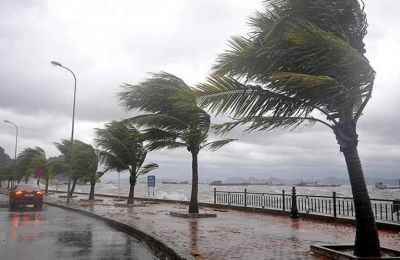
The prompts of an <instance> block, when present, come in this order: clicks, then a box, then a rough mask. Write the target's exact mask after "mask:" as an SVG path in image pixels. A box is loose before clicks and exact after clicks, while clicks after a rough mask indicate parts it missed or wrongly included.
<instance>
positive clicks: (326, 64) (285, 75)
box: [197, 0, 380, 257]
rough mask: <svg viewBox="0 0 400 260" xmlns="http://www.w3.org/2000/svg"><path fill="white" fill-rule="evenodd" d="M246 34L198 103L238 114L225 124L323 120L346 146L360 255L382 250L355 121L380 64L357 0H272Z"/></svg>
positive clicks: (253, 126) (259, 126)
mask: <svg viewBox="0 0 400 260" xmlns="http://www.w3.org/2000/svg"><path fill="white" fill-rule="evenodd" d="M265 4H266V8H265V11H263V12H259V13H257V14H256V15H255V16H254V17H252V18H251V19H250V23H251V25H252V26H253V30H252V33H251V34H250V35H249V36H248V37H234V38H232V39H231V42H230V44H231V49H230V50H229V51H227V52H225V53H224V54H222V55H221V56H220V57H219V59H218V62H217V65H216V66H215V75H214V76H213V77H211V78H210V79H209V81H208V82H207V83H206V84H202V85H200V86H199V90H198V92H197V95H198V97H199V99H198V100H199V102H200V105H202V106H206V107H208V108H210V109H211V110H212V111H215V112H217V113H228V114H231V115H234V116H235V117H236V119H237V120H236V121H234V122H228V123H226V124H223V125H220V126H219V127H218V130H219V131H221V132H227V131H229V130H231V129H232V128H234V127H235V126H237V125H241V124H247V125H248V128H247V130H270V129H273V128H277V127H297V126H298V125H300V124H302V123H305V122H311V123H322V124H323V125H325V126H327V127H329V128H330V129H331V130H332V131H333V133H334V134H335V136H336V139H337V141H338V143H339V146H340V150H341V152H343V154H344V157H345V161H346V164H347V169H348V173H349V177H350V182H351V188H352V193H353V197H354V204H355V211H356V222H357V231H356V239H355V251H354V253H355V255H357V256H372V257H375V256H378V255H380V249H379V248H380V245H379V237H378V233H377V228H376V223H375V219H374V215H373V211H372V208H371V203H370V199H369V195H368V191H367V187H366V184H365V180H364V174H363V170H362V167H361V162H360V158H359V155H358V151H357V145H358V135H357V131H356V125H357V121H358V119H359V118H360V116H361V114H362V112H363V109H364V108H365V106H366V105H367V103H368V101H369V99H370V97H371V92H372V87H373V83H374V77H375V72H374V70H373V68H372V67H371V66H370V64H369V62H368V60H367V59H366V58H365V56H364V53H365V49H364V43H363V38H364V36H365V35H366V28H367V22H366V15H365V13H364V11H363V8H361V6H360V4H359V2H358V1H357V0H343V1H328V0H297V1H294V0H266V1H265Z"/></svg>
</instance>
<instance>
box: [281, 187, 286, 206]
mask: <svg viewBox="0 0 400 260" xmlns="http://www.w3.org/2000/svg"><path fill="white" fill-rule="evenodd" d="M282 210H283V211H285V210H286V205H285V190H282Z"/></svg>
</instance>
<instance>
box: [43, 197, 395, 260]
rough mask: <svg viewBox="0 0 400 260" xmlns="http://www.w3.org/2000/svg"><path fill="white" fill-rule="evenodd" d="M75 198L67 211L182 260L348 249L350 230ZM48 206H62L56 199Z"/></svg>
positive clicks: (386, 237)
mask: <svg viewBox="0 0 400 260" xmlns="http://www.w3.org/2000/svg"><path fill="white" fill-rule="evenodd" d="M81 198H82V199H87V195H78V197H77V198H74V199H73V201H72V203H71V204H70V206H69V207H71V208H74V209H76V210H82V211H85V212H87V213H90V214H95V215H97V216H101V217H103V218H107V219H112V220H114V221H117V222H120V223H124V224H126V225H129V226H130V227H133V228H134V229H136V230H139V231H141V232H144V233H146V234H148V235H149V236H151V237H153V238H155V239H156V240H158V241H160V242H162V243H163V244H165V245H166V246H167V247H169V248H170V249H172V250H173V251H175V252H176V253H177V254H178V255H179V256H181V257H182V258H186V259H325V258H323V257H322V256H319V255H314V254H312V253H310V245H312V244H352V243H353V241H354V237H355V227H354V226H353V225H350V224H342V223H329V222H326V221H318V220H311V219H301V218H300V219H298V220H292V219H290V218H288V217H286V216H275V215H269V214H262V213H253V212H241V211H236V210H232V209H217V208H208V207H202V208H201V211H202V212H208V213H216V214H217V217H216V218H201V219H188V218H179V217H173V216H171V215H170V214H169V213H170V212H171V211H182V212H186V211H187V205H182V204H178V203H176V204H174V203H159V202H158V203H150V202H143V201H135V203H136V204H137V206H135V207H127V206H126V205H124V203H125V202H124V201H123V202H116V201H114V200H113V198H108V197H99V196H98V197H97V198H101V199H103V201H102V202H94V203H93V202H85V201H81V200H80V199H81ZM47 202H49V203H51V204H57V205H59V206H65V199H62V198H59V197H58V195H57V194H56V195H49V196H47ZM379 235H380V239H381V245H382V246H385V247H390V248H394V249H398V250H400V233H399V232H398V231H388V230H380V231H379Z"/></svg>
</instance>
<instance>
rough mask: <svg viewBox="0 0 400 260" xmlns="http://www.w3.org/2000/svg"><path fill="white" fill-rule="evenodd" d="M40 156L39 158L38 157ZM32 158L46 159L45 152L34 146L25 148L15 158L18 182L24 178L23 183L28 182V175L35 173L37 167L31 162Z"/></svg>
mask: <svg viewBox="0 0 400 260" xmlns="http://www.w3.org/2000/svg"><path fill="white" fill-rule="evenodd" d="M39 158H40V159H39ZM33 159H35V160H36V161H38V160H44V161H45V160H46V153H45V151H44V150H43V149H42V148H40V147H35V148H25V149H24V150H23V151H22V152H21V153H20V154H19V155H18V158H17V180H18V183H19V182H20V181H21V180H22V179H25V183H27V182H28V179H29V176H31V175H33V174H34V173H36V170H37V169H38V168H35V167H36V165H34V164H32V161H33Z"/></svg>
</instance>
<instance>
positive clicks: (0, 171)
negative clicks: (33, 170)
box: [0, 166, 12, 188]
mask: <svg viewBox="0 0 400 260" xmlns="http://www.w3.org/2000/svg"><path fill="white" fill-rule="evenodd" d="M11 178H12V168H11V166H1V167H0V188H1V182H2V181H6V180H10V179H11Z"/></svg>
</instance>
